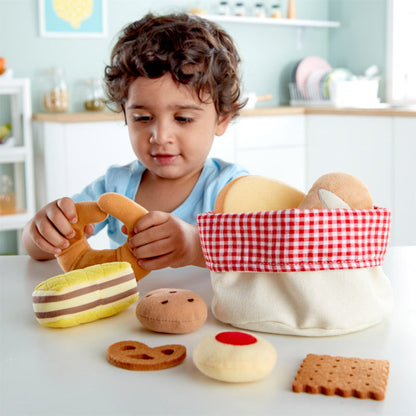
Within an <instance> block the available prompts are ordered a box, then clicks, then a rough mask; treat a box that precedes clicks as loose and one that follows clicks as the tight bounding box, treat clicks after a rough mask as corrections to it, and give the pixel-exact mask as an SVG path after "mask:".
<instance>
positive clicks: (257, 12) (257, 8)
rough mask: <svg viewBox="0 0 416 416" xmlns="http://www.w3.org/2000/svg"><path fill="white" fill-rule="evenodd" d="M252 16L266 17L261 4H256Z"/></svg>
mask: <svg viewBox="0 0 416 416" xmlns="http://www.w3.org/2000/svg"><path fill="white" fill-rule="evenodd" d="M254 16H255V17H266V9H265V7H264V4H263V3H256V6H255V7H254Z"/></svg>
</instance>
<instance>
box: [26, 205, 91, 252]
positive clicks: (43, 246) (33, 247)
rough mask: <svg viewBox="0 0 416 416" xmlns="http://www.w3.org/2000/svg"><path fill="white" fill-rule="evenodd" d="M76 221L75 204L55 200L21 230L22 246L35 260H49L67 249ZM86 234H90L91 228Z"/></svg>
mask: <svg viewBox="0 0 416 416" xmlns="http://www.w3.org/2000/svg"><path fill="white" fill-rule="evenodd" d="M77 221H78V218H77V211H76V208H75V202H74V201H73V200H72V199H70V198H62V199H57V200H56V201H53V202H50V203H49V204H47V205H45V206H44V207H43V208H42V209H40V210H39V211H38V212H37V213H36V215H35V216H34V217H33V218H32V219H31V220H30V221H29V222H28V223H27V224H26V226H25V228H24V230H23V236H22V240H23V246H24V248H25V250H26V252H27V253H28V254H29V255H30V256H31V257H32V258H34V259H35V260H49V259H52V258H54V256H55V254H59V253H60V252H61V250H63V249H64V248H66V247H68V245H69V242H68V239H69V238H72V237H73V236H74V229H73V228H72V224H74V223H76V222H77ZM89 227H90V228H89V229H86V232H87V231H88V233H91V226H89Z"/></svg>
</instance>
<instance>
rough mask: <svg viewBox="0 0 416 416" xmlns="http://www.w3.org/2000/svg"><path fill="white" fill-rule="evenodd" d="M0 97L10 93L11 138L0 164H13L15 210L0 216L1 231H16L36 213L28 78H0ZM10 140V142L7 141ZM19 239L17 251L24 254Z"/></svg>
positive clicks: (2, 148) (3, 148) (0, 153)
mask: <svg viewBox="0 0 416 416" xmlns="http://www.w3.org/2000/svg"><path fill="white" fill-rule="evenodd" d="M0 96H9V97H10V99H9V101H10V109H11V126H12V133H13V137H12V138H9V142H8V143H6V144H4V145H2V146H0V164H10V165H12V167H13V178H12V179H13V184H14V196H15V204H16V207H15V213H13V214H10V215H6V214H3V215H0V231H9V230H15V231H17V232H18V234H20V233H21V231H22V229H23V227H24V225H25V224H26V223H27V221H28V220H29V219H30V218H31V217H32V216H33V215H34V213H35V193H34V176H33V174H34V170H33V145H32V125H31V118H32V104H31V97H30V81H29V79H18V78H9V79H0ZM9 143H11V145H10V144H9ZM23 252H24V251H23V247H22V246H21V239H20V238H18V253H23Z"/></svg>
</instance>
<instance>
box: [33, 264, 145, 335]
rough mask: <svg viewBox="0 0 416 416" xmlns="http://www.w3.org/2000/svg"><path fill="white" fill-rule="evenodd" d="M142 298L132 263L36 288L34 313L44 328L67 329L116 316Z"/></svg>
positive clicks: (71, 275)
mask: <svg viewBox="0 0 416 416" xmlns="http://www.w3.org/2000/svg"><path fill="white" fill-rule="evenodd" d="M138 298H139V292H138V290H137V282H136V279H135V277H134V273H133V270H132V268H131V266H130V264H129V263H126V262H114V263H105V264H99V265H95V266H90V267H86V268H84V269H80V270H74V271H71V272H68V273H65V274H60V275H58V276H54V277H51V278H50V279H48V280H45V281H44V282H42V283H41V284H39V285H38V286H36V288H35V290H34V292H33V294H32V301H33V309H34V311H35V315H36V319H37V320H38V322H39V323H40V324H42V325H45V326H49V327H56V328H65V327H70V326H75V325H79V324H82V323H86V322H91V321H95V320H97V319H101V318H106V317H108V316H111V315H115V314H116V313H118V312H121V311H122V310H124V309H126V308H127V307H129V306H130V305H131V304H132V303H134V302H136V300H137V299H138Z"/></svg>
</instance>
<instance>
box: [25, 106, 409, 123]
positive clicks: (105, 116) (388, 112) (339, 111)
mask: <svg viewBox="0 0 416 416" xmlns="http://www.w3.org/2000/svg"><path fill="white" fill-rule="evenodd" d="M296 114H327V115H355V116H384V117H416V107H382V108H341V107H291V106H281V107H259V108H255V109H252V110H242V111H241V116H242V117H251V116H279V115H296ZM33 120H34V121H40V122H50V123H82V122H100V121H117V120H124V118H123V114H122V113H113V112H110V111H104V112H86V111H84V112H79V113H34V114H33Z"/></svg>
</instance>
